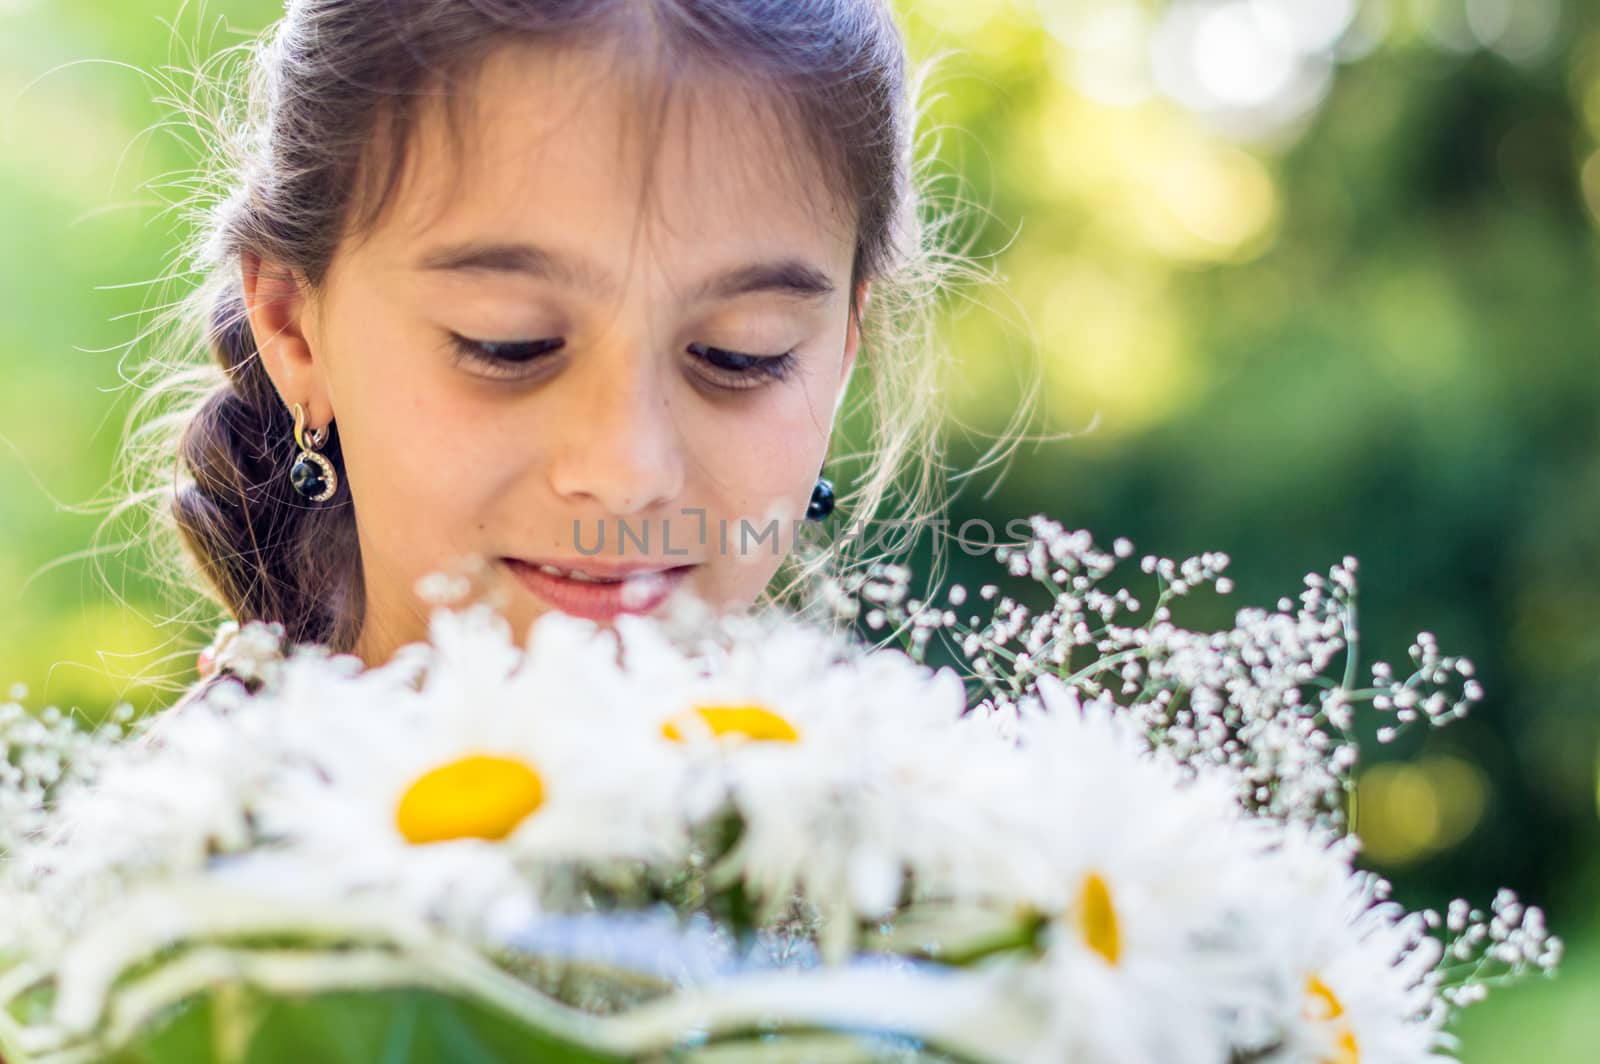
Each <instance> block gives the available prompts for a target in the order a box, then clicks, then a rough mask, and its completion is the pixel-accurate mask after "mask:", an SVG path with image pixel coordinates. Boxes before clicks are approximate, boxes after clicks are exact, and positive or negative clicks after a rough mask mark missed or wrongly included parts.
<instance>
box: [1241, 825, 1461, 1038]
mask: <svg viewBox="0 0 1600 1064" xmlns="http://www.w3.org/2000/svg"><path fill="white" fill-rule="evenodd" d="M1353 849H1354V847H1353V846H1352V845H1351V844H1350V843H1349V842H1348V841H1339V842H1330V841H1328V840H1327V839H1325V838H1319V837H1318V836H1317V835H1316V834H1314V833H1313V832H1312V831H1310V830H1308V829H1300V830H1291V831H1289V832H1287V833H1286V834H1285V836H1284V838H1283V841H1282V845H1281V846H1280V847H1279V848H1278V849H1277V851H1276V852H1275V853H1273V854H1272V855H1271V857H1270V859H1269V861H1268V862H1267V866H1266V868H1265V871H1266V873H1267V875H1266V876H1265V878H1264V879H1263V882H1262V883H1261V885H1260V889H1259V891H1258V899H1259V904H1260V905H1261V907H1262V917H1263V919H1262V923H1263V927H1264V928H1267V929H1269V930H1270V932H1271V938H1270V939H1269V943H1270V951H1269V952H1268V953H1267V956H1268V957H1270V958H1271V959H1272V960H1273V961H1274V975H1275V976H1276V980H1277V987H1278V994H1277V998H1276V1000H1275V1002H1274V1009H1273V1013H1272V1016H1271V1019H1270V1025H1271V1027H1273V1028H1274V1029H1275V1030H1274V1035H1275V1037H1274V1038H1273V1039H1272V1041H1271V1052H1269V1053H1267V1054H1265V1055H1264V1056H1263V1057H1262V1058H1261V1059H1263V1060H1264V1061H1270V1062H1272V1064H1371V1062H1375V1061H1382V1062H1383V1064H1424V1062H1428V1064H1433V1062H1441V1061H1446V1060H1450V1059H1453V1058H1452V1057H1450V1056H1449V1055H1447V1054H1445V1053H1444V1052H1442V1050H1443V1049H1444V1048H1445V1047H1446V1044H1447V1043H1446V1038H1447V1036H1445V1035H1444V1034H1443V1033H1442V1025H1443V1023H1444V1020H1445V1015H1446V1008H1445V1005H1444V1003H1443V1001H1442V999H1441V998H1440V996H1439V993H1438V976H1437V972H1436V969H1437V967H1438V964H1439V960H1440V957H1441V954H1442V952H1443V946H1442V944H1441V943H1440V942H1439V941H1438V940H1437V939H1436V938H1434V937H1433V936H1432V935H1431V934H1430V933H1429V930H1428V927H1427V925H1426V923H1425V920H1424V917H1423V915H1422V914H1420V913H1411V914H1407V913H1406V912H1405V910H1404V909H1403V908H1401V906H1400V905H1399V904H1398V903H1396V902H1393V901H1390V900H1388V899H1387V898H1386V897H1385V896H1384V895H1385V894H1386V887H1385V885H1384V884H1383V882H1382V880H1380V879H1378V878H1377V877H1376V876H1374V875H1371V874H1369V873H1364V872H1358V871H1353V870H1352V869H1351V867H1350V860H1351V857H1352V855H1353Z"/></svg>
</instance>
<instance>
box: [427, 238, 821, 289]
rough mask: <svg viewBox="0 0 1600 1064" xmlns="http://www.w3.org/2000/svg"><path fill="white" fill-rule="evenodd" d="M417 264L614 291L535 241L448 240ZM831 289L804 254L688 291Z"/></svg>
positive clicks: (608, 281) (588, 268)
mask: <svg viewBox="0 0 1600 1064" xmlns="http://www.w3.org/2000/svg"><path fill="white" fill-rule="evenodd" d="M417 268H418V269H419V270H422V271H424V272H428V273H489V274H513V275H519V276H523V277H531V278H533V279H535V280H541V281H553V282H555V283H557V284H562V285H565V286H567V287H569V288H578V289H582V290H584V291H587V292H590V293H592V294H595V295H609V294H612V293H614V292H615V291H616V290H617V284H616V282H615V281H614V280H613V279H612V278H611V277H610V276H609V275H608V274H606V273H605V271H604V270H601V269H600V268H599V267H597V266H595V265H594V264H593V263H590V262H586V261H584V260H582V259H576V258H571V257H568V256H564V255H561V254H558V253H557V252H554V251H551V250H549V249H548V248H542V247H539V246H537V245H534V244H516V243H511V244H507V243H476V242H469V243H464V244H452V245H449V246H446V247H441V248H437V249H435V250H433V251H430V252H427V253H426V254H424V255H423V256H422V257H421V258H420V259H419V260H418V262H417ZM833 291H834V285H833V281H831V280H830V279H829V277H828V275H827V273H825V272H824V271H822V270H820V269H818V268H817V267H815V266H813V265H811V264H810V263H807V262H805V261H804V260H802V259H797V258H786V259H777V260H773V261H770V262H757V263H751V264H750V265H747V266H739V267H736V268H734V269H731V270H728V271H726V272H724V273H720V274H717V275H716V276H714V277H710V278H707V279H706V280H705V281H702V282H701V283H700V284H698V285H696V286H695V287H694V289H693V290H692V291H690V292H689V299H690V301H691V302H700V301H707V300H715V299H731V298H733V297H735V296H743V295H751V294H755V293H763V294H773V295H779V296H785V297H788V298H790V299H798V300H804V301H808V302H809V301H816V300H821V299H824V298H826V297H827V296H829V295H831V294H833Z"/></svg>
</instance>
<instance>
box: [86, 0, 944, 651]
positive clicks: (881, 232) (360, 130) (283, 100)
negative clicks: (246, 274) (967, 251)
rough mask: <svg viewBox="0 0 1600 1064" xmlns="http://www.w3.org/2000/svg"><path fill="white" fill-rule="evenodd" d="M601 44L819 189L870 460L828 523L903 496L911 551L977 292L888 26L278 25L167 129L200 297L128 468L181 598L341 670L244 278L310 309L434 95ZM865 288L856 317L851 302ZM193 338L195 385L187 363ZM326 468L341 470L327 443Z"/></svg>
mask: <svg viewBox="0 0 1600 1064" xmlns="http://www.w3.org/2000/svg"><path fill="white" fill-rule="evenodd" d="M597 40H608V41H613V42H628V41H632V42H635V43H637V44H639V45H640V47H639V48H638V51H639V52H643V53H648V54H650V55H652V56H654V57H656V58H657V59H659V60H660V61H661V62H662V63H663V64H668V65H670V66H671V68H672V69H671V70H670V71H669V72H668V73H669V75H675V74H677V73H678V72H679V71H680V70H683V69H689V68H692V67H693V66H694V65H695V64H709V65H710V66H713V67H715V68H716V69H718V70H721V71H730V72H733V73H735V74H736V75H738V76H740V77H741V78H743V79H744V80H745V82H746V83H747V84H749V86H750V87H751V90H752V91H753V92H755V93H757V94H759V95H760V96H761V97H762V98H763V99H766V100H769V101H771V102H772V104H773V106H775V107H778V108H780V109H781V113H782V114H783V115H784V117H786V118H788V119H790V120H791V122H792V125H793V127H794V130H795V133H796V134H797V136H796V139H795V143H796V144H797V146H798V147H797V150H802V151H807V152H810V153H811V154H812V157H813V158H815V159H817V160H819V161H820V162H821V163H822V165H823V169H824V171H825V173H826V174H827V175H828V178H829V188H828V191H829V192H831V193H833V194H835V195H837V196H839V197H840V199H841V202H845V203H848V204H850V205H851V206H852V207H853V208H854V216H855V219H856V222H857V249H856V255H855V263H854V273H855V276H854V277H853V278H852V283H851V292H852V313H854V314H856V315H857V316H858V320H860V321H861V323H862V329H863V341H862V357H861V360H860V367H859V368H858V371H857V373H856V376H857V377H858V378H862V379H864V381H865V387H862V388H858V389H853V392H854V393H855V398H856V399H857V400H858V401H857V402H855V403H852V404H849V405H847V407H846V410H845V411H844V412H843V416H844V419H845V421H847V422H848V421H850V420H851V419H852V417H853V416H854V414H855V412H856V411H857V410H858V409H860V408H861V406H862V404H865V405H866V406H867V409H866V410H865V413H866V415H867V417H868V423H869V426H870V427H869V428H868V432H869V433H870V436H869V439H868V440H867V442H866V445H865V446H864V447H863V448H862V450H861V451H860V452H858V453H856V454H853V455H845V454H837V453H836V454H834V455H833V456H832V458H831V464H830V470H829V473H830V475H832V476H835V477H839V478H841V479H842V484H841V487H842V488H843V490H842V491H841V493H840V498H839V510H840V512H841V517H842V518H843V519H845V520H847V521H849V522H850V523H851V524H852V525H855V526H859V525H860V524H861V523H862V522H866V521H871V520H873V518H874V516H875V515H876V514H877V512H878V511H879V510H880V509H881V508H882V507H883V504H884V502H885V500H886V499H888V498H889V497H890V496H891V494H898V496H899V499H900V504H901V512H900V514H899V515H898V518H899V519H900V520H902V521H907V522H908V523H909V524H910V525H911V526H915V525H917V524H918V522H922V521H926V520H927V519H928V518H929V517H931V515H932V513H933V511H934V510H935V509H936V508H937V507H938V506H939V505H940V504H941V499H942V480H941V475H942V467H941V464H940V461H939V453H940V452H939V448H940V443H939V442H938V440H939V437H938V434H937V433H936V432H934V431H932V429H933V422H934V420H935V418H936V416H937V406H936V399H935V397H936V396H937V395H938V394H939V392H940V388H939V377H940V373H941V368H942V367H941V360H940V358H939V357H938V348H937V346H936V344H935V343H934V342H933V341H934V335H933V309H934V303H935V297H936V296H937V295H938V294H939V292H940V291H941V290H942V289H943V288H944V287H945V286H946V285H947V284H948V283H949V282H950V281H951V280H952V279H953V278H955V277H956V276H957V275H963V274H964V275H967V276H972V275H975V273H976V271H975V270H973V268H972V265H971V263H970V262H969V261H968V260H967V259H966V258H965V257H964V256H963V254H962V249H958V248H954V247H947V246H945V245H946V244H948V243H950V241H949V240H948V237H949V234H950V227H951V226H952V225H953V224H954V223H955V222H956V220H957V219H958V217H959V214H958V213H957V212H954V211H953V212H951V213H950V214H948V215H944V216H936V215H933V214H932V213H931V212H930V211H928V209H927V208H928V207H929V206H930V202H931V200H930V199H929V198H928V197H926V196H925V195H924V193H923V189H924V178H925V176H926V175H925V173H924V171H923V169H922V167H921V166H920V165H919V163H918V161H917V154H916V152H915V150H914V148H915V136H914V132H913V131H914V127H915V126H916V124H917V117H918V115H917V113H916V111H915V101H916V98H917V97H918V95H919V93H920V84H921V82H920V75H919V78H918V79H917V80H915V81H914V80H913V79H912V78H911V76H910V72H909V70H908V64H907V61H906V58H905V50H904V44H903V41H902V39H901V36H900V33H899V30H898V28H897V27H896V25H895V22H894V20H893V17H892V15H891V13H890V11H889V10H888V7H887V5H886V3H885V2H884V0H290V2H289V3H288V5H287V10H286V13H285V15H284V16H283V18H282V19H281V20H279V21H278V22H277V23H275V24H274V26H273V27H271V28H270V29H269V30H268V31H267V32H266V33H264V34H263V35H262V36H261V37H260V38H259V39H257V40H254V41H252V42H250V43H249V44H248V45H243V46H236V47H234V48H230V49H228V50H226V51H225V52H223V53H221V54H220V56H219V57H218V62H219V63H220V65H221V66H222V68H223V72H224V75H225V76H223V77H221V78H218V79H216V80H215V81H211V80H207V79H205V78H202V84H201V88H202V90H208V89H209V88H211V87H213V86H216V87H220V91H219V92H217V94H216V98H215V99H214V100H213V101H211V103H210V104H209V105H207V104H202V103H200V102H199V96H200V95H201V94H195V95H193V96H191V97H190V98H189V99H188V100H185V101H182V103H181V107H182V109H183V110H184V111H185V112H186V114H187V115H188V117H190V118H191V119H192V120H197V121H198V124H199V125H200V126H201V128H202V130H203V131H204V132H205V133H206V135H207V141H208V148H209V149H210V159H209V161H208V163H207V171H206V172H205V173H204V174H202V175H201V176H202V180H201V181H200V183H199V184H200V193H199V195H198V196H197V197H196V198H194V199H193V200H192V201H191V202H190V205H189V206H190V210H191V213H192V216H193V218H194V221H195V222H196V225H195V228H194V233H193V236H192V240H193V243H192V245H191V246H190V247H189V248H188V249H187V252H188V256H187V257H188V258H189V260H190V261H191V262H192V266H191V267H190V270H191V272H192V273H194V274H196V275H198V277H199V278H200V283H199V284H197V285H195V286H194V287H193V289H192V290H191V291H189V292H188V293H186V294H185V295H184V296H183V297H182V298H181V299H179V300H177V301H175V302H174V303H172V304H171V305H169V306H168V307H167V308H166V311H165V312H164V317H163V318H162V320H161V322H160V323H159V325H161V326H167V327H170V328H171V329H172V331H173V338H172V340H171V342H170V343H169V344H168V345H167V347H165V348H164V349H163V350H165V351H166V352H167V353H168V354H169V355H170V356H171V357H168V358H165V359H161V358H158V359H156V360H154V362H153V363H152V366H151V369H150V372H151V373H152V375H153V377H154V380H153V382H152V383H151V385H150V387H149V388H147V390H146V394H145V395H144V396H142V397H141V400H140V402H139V404H138V405H137V407H136V408H135V410H134V412H133V415H132V417H131V419H130V429H131V431H130V437H129V440H130V446H129V447H128V448H126V449H125V452H124V455H125V459H126V463H127V470H128V473H129V477H130V481H129V484H128V485H127V486H128V489H129V490H128V491H127V492H126V493H125V494H124V500H125V506H124V507H123V508H124V509H125V508H127V507H137V506H138V505H140V504H141V503H142V504H149V505H148V509H149V510H150V511H152V512H153V513H154V514H155V516H156V517H157V518H158V519H159V525H160V527H162V528H166V529H168V530H172V529H175V531H176V532H177V534H178V539H179V543H181V546H182V548H183V551H184V552H186V553H187V555H188V556H189V559H190V560H191V561H192V563H193V565H192V566H190V565H185V564H184V562H183V552H179V551H173V552H170V553H171V554H172V556H173V557H172V559H171V560H174V561H176V562H178V563H179V568H180V569H181V570H182V572H181V575H182V577H183V578H184V580H185V582H195V581H194V577H195V576H197V575H198V576H199V577H200V578H201V581H200V582H201V583H202V584H203V586H204V587H206V588H207V589H209V591H210V592H211V593H212V595H213V596H214V597H215V598H216V599H217V600H218V601H220V603H221V605H222V606H223V607H224V608H225V609H226V610H227V612H228V613H229V614H230V615H231V616H232V617H234V618H236V619H238V620H240V621H248V620H255V619H262V620H269V621H281V622H282V623H283V624H284V626H285V629H286V634H287V636H288V638H290V639H291V640H294V641H297V642H299V641H317V642H322V643H326V644H328V645H330V646H331V647H333V648H334V649H335V650H349V649H350V648H351V647H352V646H353V645H354V642H355V639H356V637H357V636H358V634H359V632H360V629H361V625H362V620H363V613H364V602H365V596H364V591H363V578H362V566H361V556H360V550H359V546H358V542H357V536H356V528H355V520H354V514H353V512H352V510H351V506H350V499H349V495H348V489H346V488H344V487H343V486H342V485H341V487H340V489H339V491H338V493H337V494H336V495H335V496H334V498H333V499H332V500H330V501H328V502H325V503H321V504H308V503H306V502H304V501H303V500H302V499H301V498H300V497H299V496H297V495H296V494H295V493H294V492H293V489H292V488H291V487H290V484H289V477H288V468H289V465H290V464H291V463H292V461H293V459H294V456H295V448H294V446H293V443H292V427H293V423H292V419H291V416H290V413H289V411H288V410H287V409H286V407H285V405H284V403H283V402H282V401H281V400H280V399H279V397H278V396H277V394H276V392H275V389H274V388H273V385H272V383H271V381H270V380H269V378H268V376H267V374H266V371H265V369H264V367H263V366H262V363H261V360H260V359H259V358H258V357H257V351H256V345H255V338H254V336H253V333H252V331H251V328H250V326H249V323H248V320H247V319H246V315H245V306H244V301H243V295H242V291H241V282H240V276H239V259H240V255H241V253H244V252H251V253H255V254H257V255H259V256H260V257H261V258H262V259H263V260H264V261H265V262H270V263H276V264H279V265H281V266H282V267H284V268H287V269H290V270H294V271H298V272H299V273H300V274H302V275H303V276H304V277H305V278H306V279H307V281H308V282H309V283H310V284H311V285H312V286H315V285H316V284H317V283H319V281H320V280H321V279H322V278H323V277H324V276H325V274H326V271H327V268H328V265H329V263H330V261H331V259H332V257H333V255H334V252H335V250H336V248H337V247H338V246H339V242H340V241H342V240H344V239H348V238H350V237H351V236H352V235H359V234H360V233H362V232H363V231H364V227H368V226H370V225H372V224H373V223H374V222H375V220H376V218H377V213H378V212H379V211H381V209H382V207H383V205H384V203H385V202H386V201H387V200H388V199H389V197H388V195H387V193H388V192H389V191H390V190H392V189H393V187H394V186H395V184H396V182H397V181H398V180H399V177H400V174H401V172H402V169H403V166H404V163H405V159H406V150H407V147H408V144H409V141H410V134H411V132H412V130H413V129H414V126H415V123H416V121H417V115H418V110H419V107H420V106H421V105H422V103H423V102H424V101H425V100H427V99H428V98H430V97H435V98H438V97H440V96H442V97H443V99H444V101H445V102H446V105H447V106H448V107H450V108H454V106H455V101H454V96H453V95H452V94H450V93H448V92H444V93H441V92H440V91H439V90H440V88H441V86H448V85H449V84H451V83H452V82H454V81H455V80H456V79H458V78H459V77H462V76H464V75H468V74H470V73H471V71H472V70H473V69H474V68H475V67H476V66H477V65H478V64H479V63H480V61H481V60H482V59H484V58H485V57H486V56H487V55H488V54H489V53H490V52H491V51H492V50H493V49H494V48H496V47H498V46H501V45H504V44H508V43H514V42H518V41H525V42H549V43H552V44H577V43H589V42H594V41H597ZM235 61H239V64H242V65H243V67H244V69H243V70H242V71H240V70H237V69H235V66H236V65H237V64H235ZM930 65H931V64H930ZM202 73H203V72H202ZM923 73H925V70H924V72H923ZM241 74H242V77H241V76H240V75H241ZM665 81H666V83H669V84H670V81H671V77H670V76H669V77H668V78H667V79H665ZM241 83H242V84H243V86H244V91H242V92H240V91H238V89H237V88H236V87H235V86H237V85H239V84H241ZM174 276H175V277H178V278H179V279H181V276H182V275H181V274H175V275H174ZM866 279H870V280H872V281H873V297H872V299H871V301H870V304H869V307H868V308H867V310H866V312H865V314H864V315H863V314H862V310H861V308H859V307H856V306H854V296H855V290H856V286H857V283H858V282H860V281H862V280H866ZM197 325H198V326H199V327H200V329H201V330H203V336H204V342H205V346H206V347H207V348H208V350H209V352H210V354H211V356H212V360H213V364H210V365H198V364H196V363H195V360H194V358H193V354H192V352H193V351H194V350H195V349H196V346H197V345H196V343H195V340H196V335H195V333H196V326H197ZM219 368H220V373H219V372H218V369H219ZM323 450H324V453H325V454H326V455H327V456H328V458H329V459H330V460H331V461H333V462H334V463H335V466H336V467H337V466H338V464H339V461H340V452H339V438H338V429H337V424H335V425H334V427H333V431H332V432H331V434H330V438H329V440H328V442H327V444H326V445H325V447H324V449H323ZM174 453H176V454H177V455H178V468H177V469H176V470H173V469H172V466H171V456H172V455H173V454H174ZM847 470H849V471H853V472H847ZM856 474H859V475H856ZM113 516H116V515H115V514H113ZM836 520H838V518H836ZM863 542H864V541H863V540H862V539H860V538H850V537H845V538H841V539H835V540H834V541H833V542H832V543H831V544H828V545H827V546H826V547H825V548H824V549H820V550H818V551H816V552H814V553H810V554H808V555H804V556H802V552H796V556H794V557H792V558H790V559H787V560H786V562H785V565H786V566H787V567H788V576H789V579H788V581H787V583H784V584H782V585H781V586H780V587H779V588H778V589H776V590H775V589H773V588H769V591H768V594H769V596H771V597H772V598H773V599H779V598H792V597H793V593H794V592H795V590H796V589H797V588H800V587H802V585H804V584H805V583H806V582H807V580H808V578H809V577H812V576H815V575H817V574H818V573H821V572H833V573H838V572H840V571H841V570H842V569H844V568H847V567H848V565H850V564H859V563H860V561H861V559H854V560H852V559H849V558H847V554H848V552H849V551H850V549H851V548H852V547H855V548H860V547H861V545H862V543H863ZM865 542H870V537H868V539H867V540H866V541H865ZM880 546H881V545H880ZM897 546H898V547H899V548H900V549H905V548H907V547H908V546H909V541H907V540H903V541H902V542H901V543H900V544H898V545H897ZM889 549H890V550H893V549H895V547H894V546H891V547H890V548H889ZM866 560H867V561H870V560H871V559H866ZM441 561H443V560H441ZM196 570H197V572H196ZM774 584H775V585H778V584H779V581H774Z"/></svg>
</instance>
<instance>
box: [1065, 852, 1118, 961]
mask: <svg viewBox="0 0 1600 1064" xmlns="http://www.w3.org/2000/svg"><path fill="white" fill-rule="evenodd" d="M1072 921H1073V923H1074V924H1075V925H1076V926H1077V928H1078V933H1079V934H1080V935H1082V936H1083V941H1084V944H1085V945H1087V946H1088V947H1089V948H1090V949H1092V950H1094V951H1095V952H1096V953H1098V954H1100V956H1102V957H1104V958H1105V960H1106V963H1107V964H1111V965H1115V964H1116V963H1117V960H1118V958H1120V957H1121V956H1122V929H1121V927H1120V926H1119V925H1118V923H1117V909H1116V906H1115V905H1113V904H1112V903H1111V887H1110V886H1108V885H1107V883H1106V881H1105V878H1104V877H1103V876H1101V875H1100V873H1098V872H1090V873H1089V874H1088V875H1086V876H1084V877H1083V886H1082V887H1080V888H1078V898H1077V901H1075V902H1074V903H1073V905H1072Z"/></svg>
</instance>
